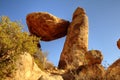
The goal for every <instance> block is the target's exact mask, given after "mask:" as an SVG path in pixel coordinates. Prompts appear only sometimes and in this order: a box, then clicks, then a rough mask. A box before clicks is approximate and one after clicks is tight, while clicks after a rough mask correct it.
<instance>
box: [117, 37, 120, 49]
mask: <svg viewBox="0 0 120 80" xmlns="http://www.w3.org/2000/svg"><path fill="white" fill-rule="evenodd" d="M117 47H118V48H119V49H120V39H119V40H118V41H117Z"/></svg>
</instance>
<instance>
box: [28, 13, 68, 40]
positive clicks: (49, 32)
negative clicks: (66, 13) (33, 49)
mask: <svg viewBox="0 0 120 80" xmlns="http://www.w3.org/2000/svg"><path fill="white" fill-rule="evenodd" d="M26 22H27V25H28V28H29V31H30V33H31V34H33V35H36V36H37V37H41V40H43V41H51V40H55V39H58V38H61V37H63V36H65V35H66V34H67V29H68V26H69V21H66V20H63V19H60V18H57V17H55V16H53V15H52V14H49V13H47V12H34V13H30V14H28V15H27V17H26Z"/></svg>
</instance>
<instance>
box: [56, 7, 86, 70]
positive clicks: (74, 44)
mask: <svg viewBox="0 0 120 80" xmlns="http://www.w3.org/2000/svg"><path fill="white" fill-rule="evenodd" d="M87 51H88V17H87V16H86V13H85V11H84V9H83V8H80V7H78V8H77V9H76V10H75V12H74V13H73V18H72V22H71V24H70V26H69V27H68V31H67V37H66V41H65V44H64V48H63V51H62V53H61V56H60V61H59V65H58V67H59V68H62V69H65V68H66V67H67V66H69V65H72V66H75V67H77V66H79V65H81V64H82V63H83V58H84V54H85V52H87ZM74 63H75V64H74Z"/></svg>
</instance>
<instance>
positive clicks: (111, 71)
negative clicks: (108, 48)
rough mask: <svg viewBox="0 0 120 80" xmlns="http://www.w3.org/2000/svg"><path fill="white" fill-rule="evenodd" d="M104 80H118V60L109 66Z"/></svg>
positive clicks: (119, 67) (119, 64) (119, 63)
mask: <svg viewBox="0 0 120 80" xmlns="http://www.w3.org/2000/svg"><path fill="white" fill-rule="evenodd" d="M106 80H120V59H118V60H116V61H115V62H114V63H113V64H112V65H110V66H109V67H108V69H107V71H106Z"/></svg>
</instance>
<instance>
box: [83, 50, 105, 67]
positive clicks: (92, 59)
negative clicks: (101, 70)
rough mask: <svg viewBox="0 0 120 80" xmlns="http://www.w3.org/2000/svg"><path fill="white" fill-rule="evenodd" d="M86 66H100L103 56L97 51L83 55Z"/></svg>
mask: <svg viewBox="0 0 120 80" xmlns="http://www.w3.org/2000/svg"><path fill="white" fill-rule="evenodd" d="M85 57H86V60H87V61H88V63H87V64H88V65H93V64H101V62H102V60H103V55H102V53H101V52H100V51H99V50H90V51H88V52H87V53H86V54H85Z"/></svg>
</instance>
